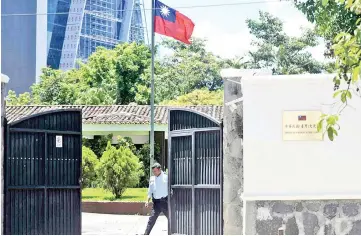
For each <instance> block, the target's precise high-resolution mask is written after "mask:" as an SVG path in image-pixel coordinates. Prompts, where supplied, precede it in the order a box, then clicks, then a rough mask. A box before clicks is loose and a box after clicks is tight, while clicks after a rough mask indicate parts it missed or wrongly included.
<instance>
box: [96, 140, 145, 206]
mask: <svg viewBox="0 0 361 236" xmlns="http://www.w3.org/2000/svg"><path fill="white" fill-rule="evenodd" d="M96 172H97V175H98V178H99V182H100V184H101V186H102V187H103V188H104V189H107V190H109V191H111V192H112V193H113V195H114V196H115V198H117V199H119V198H120V197H121V196H122V194H123V193H124V191H125V190H126V189H127V188H131V187H135V186H136V185H137V184H138V183H139V179H140V176H142V175H143V174H144V173H142V169H141V164H140V162H139V159H138V157H137V156H136V155H134V153H133V152H132V151H131V150H130V149H129V148H126V147H119V148H118V149H117V148H116V147H113V146H111V145H110V142H108V146H107V148H106V150H105V152H104V153H103V156H102V157H101V158H100V163H99V165H98V167H97V171H96Z"/></svg>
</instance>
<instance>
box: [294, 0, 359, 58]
mask: <svg viewBox="0 0 361 236" xmlns="http://www.w3.org/2000/svg"><path fill="white" fill-rule="evenodd" d="M323 3H325V1H321V0H306V1H297V0H296V1H295V5H296V7H297V8H298V9H299V10H300V11H301V12H302V13H304V14H305V16H306V17H307V19H308V21H310V22H312V23H314V24H315V29H316V33H317V34H318V35H319V36H321V37H323V38H324V39H325V41H326V45H327V50H326V51H325V56H328V57H333V52H332V48H331V46H332V43H333V39H334V38H335V37H336V35H337V34H339V33H341V32H346V33H350V34H353V32H354V30H355V29H356V21H357V20H358V19H359V18H360V15H358V14H356V13H354V12H353V11H350V10H349V8H347V7H345V5H344V4H341V3H340V2H337V1H329V2H328V4H323Z"/></svg>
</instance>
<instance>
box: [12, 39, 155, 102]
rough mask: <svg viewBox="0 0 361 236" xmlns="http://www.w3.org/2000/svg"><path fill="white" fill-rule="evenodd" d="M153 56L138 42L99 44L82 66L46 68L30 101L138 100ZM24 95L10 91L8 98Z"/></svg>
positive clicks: (16, 98)
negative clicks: (113, 46)
mask: <svg viewBox="0 0 361 236" xmlns="http://www.w3.org/2000/svg"><path fill="white" fill-rule="evenodd" d="M150 57H151V54H150V50H149V48H148V47H147V46H145V45H141V44H136V43H130V44H129V43H123V44H120V45H117V46H116V47H115V48H114V49H105V48H103V47H98V48H97V49H96V51H95V52H94V53H93V54H92V55H91V56H90V57H89V58H88V60H87V63H81V62H79V69H73V70H69V71H60V70H54V69H51V68H44V69H43V73H42V75H41V76H40V82H39V83H37V84H34V85H33V86H32V87H31V94H30V97H31V101H30V103H31V104H44V105H74V104H82V105H113V104H128V103H130V102H134V101H135V97H136V95H137V92H138V91H137V89H138V87H139V88H141V86H142V85H143V86H144V85H146V82H145V80H144V78H143V75H144V71H145V69H146V68H148V67H149V65H150ZM20 96H22V97H20ZM24 96H26V97H27V98H28V97H29V95H19V97H17V96H14V94H10V97H8V100H9V101H10V103H11V104H14V103H15V104H17V103H19V101H20V100H21V99H23V98H24ZM21 101H22V100H21Z"/></svg>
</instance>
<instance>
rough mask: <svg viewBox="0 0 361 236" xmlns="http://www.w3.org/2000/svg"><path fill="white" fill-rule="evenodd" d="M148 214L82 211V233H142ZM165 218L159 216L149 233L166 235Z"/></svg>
mask: <svg viewBox="0 0 361 236" xmlns="http://www.w3.org/2000/svg"><path fill="white" fill-rule="evenodd" d="M148 218H149V217H148V216H138V215H107V214H92V213H82V234H83V235H99V234H102V235H136V234H143V233H144V230H145V228H146V226H147V222H148ZM167 228H168V226H167V218H165V216H159V218H158V220H157V223H156V224H155V226H154V228H153V230H152V232H151V234H150V235H159V236H160V235H168V232H167Z"/></svg>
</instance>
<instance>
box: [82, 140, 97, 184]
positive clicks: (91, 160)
mask: <svg viewBox="0 0 361 236" xmlns="http://www.w3.org/2000/svg"><path fill="white" fill-rule="evenodd" d="M98 164H99V160H98V157H97V156H96V155H95V154H94V152H93V151H92V150H91V149H90V148H88V147H84V146H83V147H82V165H81V168H82V176H81V182H82V188H90V187H92V183H95V182H96V181H97V175H96V172H95V169H96V166H97V165H98Z"/></svg>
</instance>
